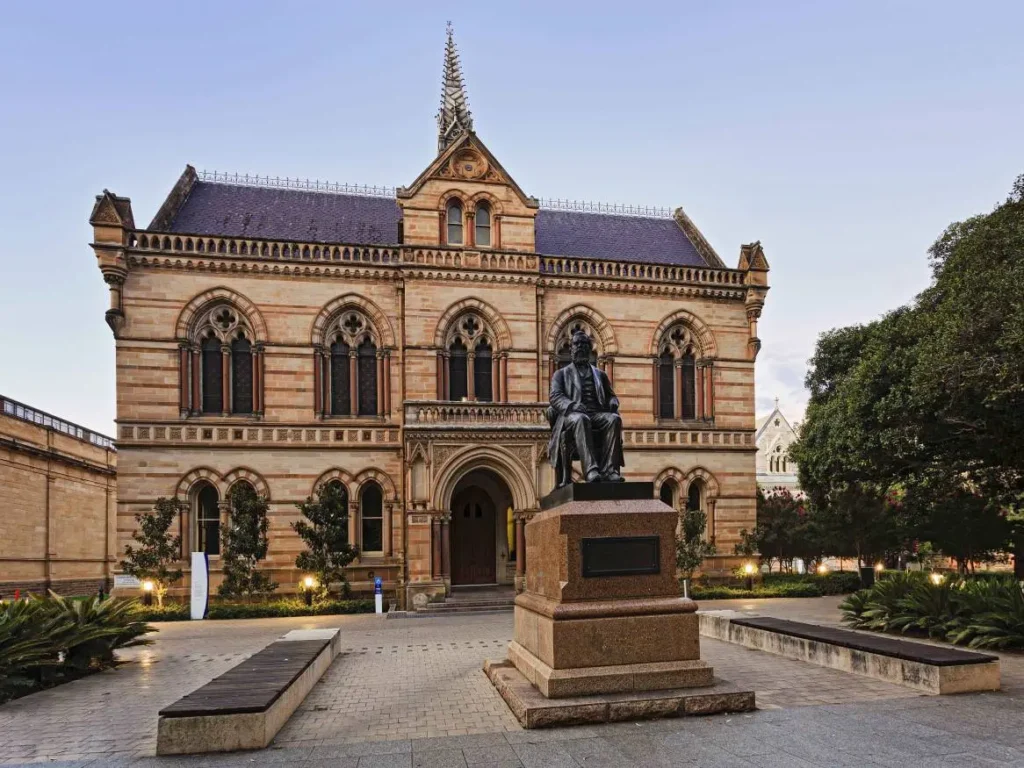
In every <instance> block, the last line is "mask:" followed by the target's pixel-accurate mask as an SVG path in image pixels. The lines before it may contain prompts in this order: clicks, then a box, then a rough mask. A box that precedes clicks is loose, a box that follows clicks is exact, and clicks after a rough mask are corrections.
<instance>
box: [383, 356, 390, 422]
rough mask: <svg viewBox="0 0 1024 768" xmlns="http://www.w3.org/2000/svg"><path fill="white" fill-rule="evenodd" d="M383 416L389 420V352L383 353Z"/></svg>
mask: <svg viewBox="0 0 1024 768" xmlns="http://www.w3.org/2000/svg"><path fill="white" fill-rule="evenodd" d="M384 415H385V416H386V417H387V418H391V350H387V351H386V352H385V353H384Z"/></svg>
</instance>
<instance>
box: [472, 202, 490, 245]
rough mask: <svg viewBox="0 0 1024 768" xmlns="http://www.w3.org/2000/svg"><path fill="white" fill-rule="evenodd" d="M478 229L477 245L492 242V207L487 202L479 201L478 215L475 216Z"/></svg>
mask: <svg viewBox="0 0 1024 768" xmlns="http://www.w3.org/2000/svg"><path fill="white" fill-rule="evenodd" d="M474 224H475V227H476V230H475V232H474V235H475V238H476V239H475V241H474V242H475V243H476V244H477V245H490V244H491V207H490V206H489V205H488V204H487V203H477V206H476V216H475V217H474Z"/></svg>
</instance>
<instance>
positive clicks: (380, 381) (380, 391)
mask: <svg viewBox="0 0 1024 768" xmlns="http://www.w3.org/2000/svg"><path fill="white" fill-rule="evenodd" d="M377 415H378V416H383V415H384V350H383V349H378V350H377Z"/></svg>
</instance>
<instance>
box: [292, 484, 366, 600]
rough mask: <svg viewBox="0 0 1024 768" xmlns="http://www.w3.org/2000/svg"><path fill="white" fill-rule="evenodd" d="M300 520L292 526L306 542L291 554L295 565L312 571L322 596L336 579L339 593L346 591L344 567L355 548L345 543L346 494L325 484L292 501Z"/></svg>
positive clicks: (353, 553)
mask: <svg viewBox="0 0 1024 768" xmlns="http://www.w3.org/2000/svg"><path fill="white" fill-rule="evenodd" d="M295 506H297V507H298V508H299V511H301V512H302V516H303V517H304V518H305V519H304V520H298V521H296V522H294V523H292V528H293V529H294V530H295V532H296V533H297V534H298V535H299V538H300V539H302V541H303V543H304V544H305V545H306V551H305V552H300V553H299V554H298V555H297V556H296V557H295V567H296V568H299V569H300V570H303V571H306V572H307V573H311V574H314V575H315V576H316V579H317V583H318V589H319V591H320V593H321V594H322V595H326V594H327V593H328V592H329V590H330V586H331V584H333V583H335V582H339V583H340V584H341V591H342V594H347V593H348V582H347V581H346V580H345V566H346V565H348V564H349V563H351V562H352V561H353V560H354V559H355V557H356V555H357V554H358V550H357V549H356V548H355V547H354V546H352V545H351V544H349V543H348V497H347V496H346V494H345V491H344V489H343V488H342V487H341V486H340V485H339V484H338V483H326V484H324V485H323V486H321V487H320V489H319V490H318V491H317V493H316V498H315V499H314V498H313V497H312V496H310V497H307V498H306V500H305V501H304V502H302V503H301V504H296V505H295Z"/></svg>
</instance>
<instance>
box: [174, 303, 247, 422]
mask: <svg viewBox="0 0 1024 768" xmlns="http://www.w3.org/2000/svg"><path fill="white" fill-rule="evenodd" d="M192 337H193V339H194V341H193V342H192V354H191V355H189V351H188V348H187V345H183V346H182V360H181V375H182V398H181V399H182V411H183V413H188V412H191V413H193V414H204V415H217V416H226V415H230V414H238V415H245V416H249V415H252V414H254V413H257V412H259V410H261V404H260V407H257V401H258V399H259V391H258V387H257V386H256V378H257V375H258V370H259V366H260V361H259V356H260V355H261V354H262V353H261V350H260V348H259V347H258V346H256V345H254V344H253V340H254V336H253V333H252V331H251V329H250V328H249V327H248V325H247V324H246V322H245V320H244V318H243V317H242V315H241V313H239V312H238V311H237V310H236V309H235V308H234V307H232V306H231V305H229V304H218V305H216V306H214V307H212V308H211V309H209V310H207V311H206V312H205V313H204V314H203V315H201V316H200V318H199V321H198V322H197V323H196V324H195V325H194V327H193V336H192ZM189 367H191V376H190V377H189V376H187V369H188V368H189ZM189 378H190V379H191V387H187V386H186V385H185V382H186V381H187V380H188V379H189ZM190 390H191V391H190ZM189 401H190V402H189Z"/></svg>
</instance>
